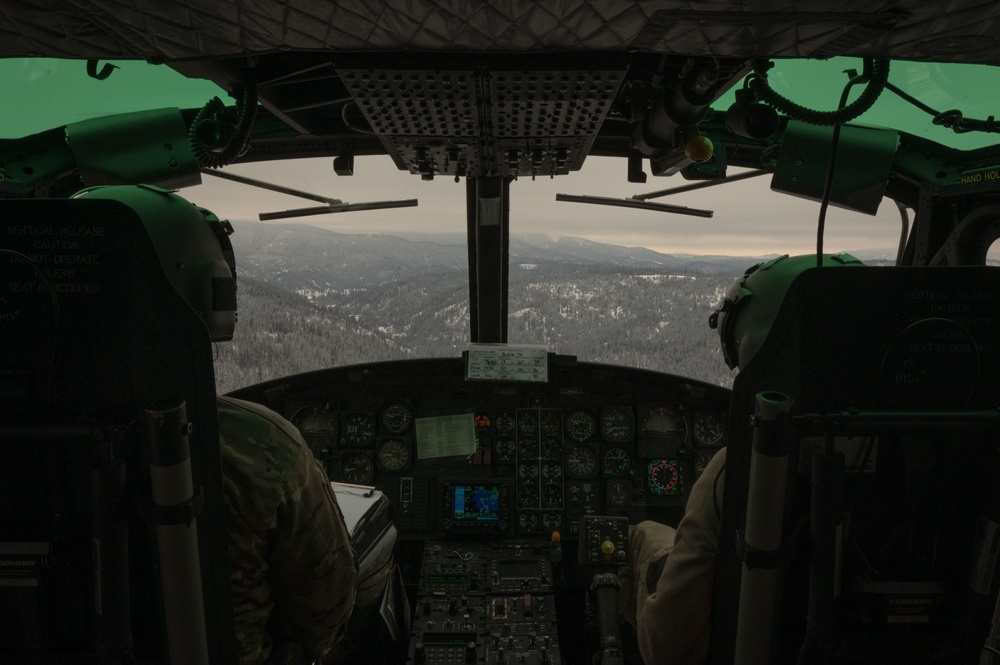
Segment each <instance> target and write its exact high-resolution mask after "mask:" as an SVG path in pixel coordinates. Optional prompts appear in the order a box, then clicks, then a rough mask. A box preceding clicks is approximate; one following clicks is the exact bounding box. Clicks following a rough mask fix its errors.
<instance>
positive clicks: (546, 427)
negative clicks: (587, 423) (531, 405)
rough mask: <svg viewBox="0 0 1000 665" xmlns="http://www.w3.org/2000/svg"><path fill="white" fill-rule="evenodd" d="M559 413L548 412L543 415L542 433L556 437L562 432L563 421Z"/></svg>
mask: <svg viewBox="0 0 1000 665" xmlns="http://www.w3.org/2000/svg"><path fill="white" fill-rule="evenodd" d="M559 416H560V414H559V412H558V411H546V412H544V413H543V414H542V433H543V434H548V435H549V436H555V435H556V434H559V432H560V431H561V430H562V419H561V418H560V417H559Z"/></svg>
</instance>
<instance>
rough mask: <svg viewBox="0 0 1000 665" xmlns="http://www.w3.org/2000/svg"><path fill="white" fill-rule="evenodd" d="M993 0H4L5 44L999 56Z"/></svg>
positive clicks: (96, 49)
mask: <svg viewBox="0 0 1000 665" xmlns="http://www.w3.org/2000/svg"><path fill="white" fill-rule="evenodd" d="M998 13H1000V12H998V10H997V4H996V2H995V0H898V1H897V2H881V3H873V2H869V1H866V0H853V1H852V0H817V1H816V2H805V1H800V2H795V1H792V0H784V1H783V2H774V1H770V2H769V1H768V0H745V1H739V0H730V1H729V2H721V1H714V2H694V1H689V2H677V1H674V2H664V1H662V0H659V1H653V0H647V1H630V0H606V1H586V0H563V1H542V2H533V1H531V0H490V1H488V2H466V1H463V0H440V1H431V0H385V1H383V2H364V1H361V0H348V1H346V2H326V1H322V0H284V1H275V0H221V1H220V0H185V1H178V0H0V57H22V56H29V55H39V56H49V57H83V58H130V59H150V60H166V61H178V60H198V59H205V58H225V57H233V56H241V55H248V54H262V53H272V52H276V51H284V50H303V51H400V50H409V51H442V50H445V51H449V50H451V51H471V52H480V51H494V52H495V51H528V52H546V51H577V50H589V51H595V50H596V51H602V50H610V51H622V50H633V49H634V50H642V51H656V52H663V53H678V54H704V55H708V54H712V55H717V56H726V57H749V56H757V55H769V56H775V57H808V56H824V57H825V56H829V55H834V54H845V55H878V56H883V57H892V58H906V59H927V60H936V61H962V62H981V63H994V64H996V63H1000V41H998V38H1000V16H998Z"/></svg>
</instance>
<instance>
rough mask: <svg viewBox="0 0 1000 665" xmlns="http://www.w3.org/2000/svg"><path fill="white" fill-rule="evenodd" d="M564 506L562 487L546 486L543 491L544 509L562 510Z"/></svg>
mask: <svg viewBox="0 0 1000 665" xmlns="http://www.w3.org/2000/svg"><path fill="white" fill-rule="evenodd" d="M562 506H563V492H562V485H553V484H548V485H546V486H545V487H544V488H543V489H542V508H562Z"/></svg>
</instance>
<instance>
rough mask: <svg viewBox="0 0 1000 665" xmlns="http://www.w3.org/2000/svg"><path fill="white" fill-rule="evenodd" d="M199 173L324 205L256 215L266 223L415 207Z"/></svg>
mask: <svg viewBox="0 0 1000 665" xmlns="http://www.w3.org/2000/svg"><path fill="white" fill-rule="evenodd" d="M201 172H202V173H204V174H205V175H210V176H214V177H216V178H222V179H223V180H232V181H233V182H239V183H242V184H244V185H250V186H251V187H259V188H261V189H267V190H270V191H272V192H278V193H279V194H288V195H290V196H298V197H299V198H303V199H308V200H310V201H317V202H319V203H324V204H326V205H322V206H314V207H311V208H293V209H292V210H283V211H280V212H262V213H260V214H258V215H257V217H258V218H259V219H260V220H261V221H267V220H270V219H287V218H289V217H307V216H310V215H326V214H329V213H335V212H352V211H355V210H380V209H383V208H409V207H413V206H415V205H417V199H399V200H395V201H370V202H366V203H344V202H343V201H341V200H340V199H333V198H330V197H328V196H320V195H319V194H313V193H312V192H304V191H302V190H300V189H294V188H292V187H285V186H284V185H276V184H274V183H273V182H265V181H264V180H256V179H254V178H248V177H246V176H242V175H236V174H235V173H227V172H225V171H217V170H215V169H201Z"/></svg>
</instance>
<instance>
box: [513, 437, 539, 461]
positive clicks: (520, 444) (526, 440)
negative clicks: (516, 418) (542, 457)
mask: <svg viewBox="0 0 1000 665" xmlns="http://www.w3.org/2000/svg"><path fill="white" fill-rule="evenodd" d="M517 456H518V457H520V458H521V459H535V458H537V457H538V439H536V438H535V437H533V436H522V437H521V438H520V439H518V440H517Z"/></svg>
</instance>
